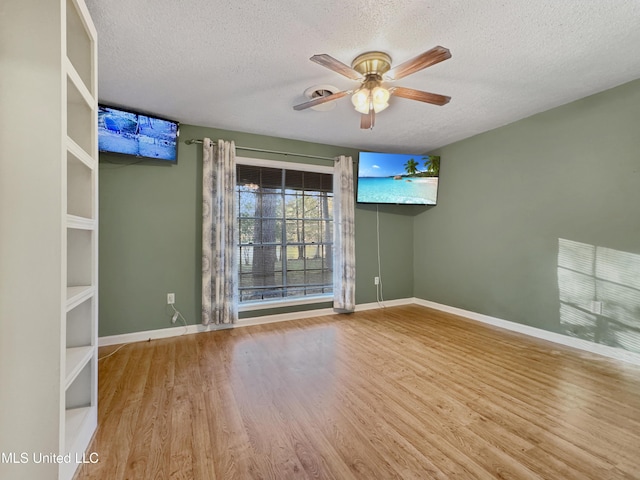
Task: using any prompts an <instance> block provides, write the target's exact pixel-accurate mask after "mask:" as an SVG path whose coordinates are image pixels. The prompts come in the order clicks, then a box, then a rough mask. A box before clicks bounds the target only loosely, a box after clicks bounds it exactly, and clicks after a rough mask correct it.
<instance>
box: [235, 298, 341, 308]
mask: <svg viewBox="0 0 640 480" xmlns="http://www.w3.org/2000/svg"><path fill="white" fill-rule="evenodd" d="M332 301H333V294H325V295H316V296H313V297H301V298H295V299H291V300H287V299H283V300H264V301H257V302H247V303H241V304H240V305H239V306H238V311H239V312H251V311H254V310H267V309H270V308H280V307H294V306H296V305H312V304H314V303H327V302H332Z"/></svg>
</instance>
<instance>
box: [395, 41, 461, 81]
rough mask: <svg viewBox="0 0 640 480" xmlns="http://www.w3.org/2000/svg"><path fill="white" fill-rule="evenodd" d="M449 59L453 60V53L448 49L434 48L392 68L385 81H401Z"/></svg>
mask: <svg viewBox="0 0 640 480" xmlns="http://www.w3.org/2000/svg"><path fill="white" fill-rule="evenodd" d="M448 58H451V52H450V51H449V49H448V48H444V47H441V46H437V47H433V48H432V49H431V50H428V51H426V52H424V53H421V54H420V55H418V56H417V57H415V58H412V59H411V60H407V61H406V62H404V63H401V64H400V65H398V66H397V67H394V68H392V69H391V70H389V71H388V72H387V73H386V74H385V75H384V78H385V80H399V79H401V78H404V77H406V76H407V75H411V74H412V73H416V72H418V71H420V70H422V69H424V68H427V67H430V66H431V65H435V64H436V63H440V62H442V61H444V60H446V59H448Z"/></svg>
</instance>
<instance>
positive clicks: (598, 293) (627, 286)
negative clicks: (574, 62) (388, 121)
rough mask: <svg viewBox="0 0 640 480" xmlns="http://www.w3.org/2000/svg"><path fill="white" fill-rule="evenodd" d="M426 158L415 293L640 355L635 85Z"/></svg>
mask: <svg viewBox="0 0 640 480" xmlns="http://www.w3.org/2000/svg"><path fill="white" fill-rule="evenodd" d="M433 153H437V154H440V155H441V156H442V166H441V177H440V191H439V198H438V205H437V206H436V207H435V208H432V209H430V210H428V211H425V212H423V213H421V214H419V215H417V216H416V217H415V224H414V263H415V271H414V293H415V296H416V297H419V298H423V299H427V300H431V301H435V302H439V303H443V304H446V305H450V306H455V307H459V308H463V309H467V310H471V311H474V312H478V313H483V314H486V315H491V316H494V317H498V318H502V319H506V320H511V321H514V322H519V323H522V324H527V325H532V326H535V327H539V328H543V329H546V330H550V331H553V332H561V333H567V334H571V335H575V336H578V337H581V338H585V339H589V340H592V341H596V342H601V343H611V333H612V330H616V329H617V331H620V330H623V331H625V332H626V333H628V334H629V336H630V340H628V345H627V346H626V347H625V348H628V349H630V350H634V349H635V350H637V351H640V213H639V212H640V210H639V208H640V81H634V82H631V83H628V84H625V85H622V86H620V87H617V88H615V89H612V90H609V91H606V92H603V93H600V94H597V95H594V96H591V97H588V98H585V99H582V100H579V101H576V102H573V103H571V104H567V105H564V106H562V107H559V108H556V109H553V110H550V111H547V112H544V113H541V114H538V115H535V116H532V117H530V118H527V119H524V120H522V121H519V122H516V123H514V124H511V125H507V126H505V127H502V128H499V129H496V130H493V131H491V132H488V133H484V134H481V135H478V136H475V137H472V138H469V139H466V140H463V141H460V142H457V143H455V144H452V145H449V146H447V147H444V148H442V149H440V150H439V151H438V152H433ZM581 262H582V264H581ZM594 269H595V270H594ZM591 300H599V301H602V302H603V315H601V316H597V315H593V314H591V312H588V311H587V310H588V308H589V305H588V303H589V302H590V301H591ZM561 309H562V310H563V315H561V314H560V311H561ZM571 319H573V320H571ZM571 322H573V324H572V323H571ZM634 345H635V347H634Z"/></svg>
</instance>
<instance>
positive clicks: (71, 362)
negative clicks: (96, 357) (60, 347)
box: [64, 345, 95, 390]
mask: <svg viewBox="0 0 640 480" xmlns="http://www.w3.org/2000/svg"><path fill="white" fill-rule="evenodd" d="M94 351H95V347H93V346H91V345H89V346H86V347H73V348H67V349H66V363H65V368H64V371H65V375H64V389H65V390H66V389H67V388H69V386H70V385H71V383H73V381H74V380H75V379H76V377H77V376H78V374H79V373H80V371H81V370H82V369H83V368H84V366H85V365H86V364H87V363H89V361H90V360H91V357H92V356H93V353H94Z"/></svg>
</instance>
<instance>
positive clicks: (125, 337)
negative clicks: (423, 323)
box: [98, 297, 640, 365]
mask: <svg viewBox="0 0 640 480" xmlns="http://www.w3.org/2000/svg"><path fill="white" fill-rule="evenodd" d="M412 304H415V305H421V306H423V307H428V308H433V309H435V310H440V311H442V312H447V313H451V314H453V315H458V316H460V317H464V318H467V319H469V320H474V321H478V322H482V323H485V324H488V325H493V326H494V327H499V328H504V329H505V330H511V331H513V332H517V333H522V334H524V335H528V336H530V337H534V338H539V339H542V340H547V341H549V342H553V343H557V344H560V345H564V346H567V347H572V348H577V349H579V350H583V351H587V352H590V353H595V354H598V355H602V356H605V357H609V358H613V359H616V360H621V361H623V362H627V363H631V364H634V365H640V354H638V353H634V352H629V351H627V350H622V349H620V348H614V347H609V346H607V345H600V344H598V343H593V342H589V341H587V340H581V339H579V338H574V337H569V336H567V335H562V334H560V333H555V332H549V331H547V330H543V329H541V328H536V327H531V326H529V325H523V324H521V323H516V322H510V321H508V320H503V319H500V318H495V317H491V316H489V315H483V314H481V313H476V312H472V311H469V310H463V309H461V308H457V307H451V306H449V305H443V304H441V303H436V302H432V301H429V300H423V299H421V298H415V297H413V298H401V299H396V300H387V301H383V302H380V303H378V302H371V303H363V304H359V305H356V310H355V311H356V312H362V311H366V310H374V309H378V308H384V307H397V306H402V305H412ZM335 313H336V312H334V310H333V309H331V308H321V309H317V310H304V311H301V312H291V313H281V314H275V315H263V316H259V317H251V318H244V319H241V320H239V321H238V322H237V323H235V324H234V325H207V326H205V325H187V326H186V327H185V326H180V327H170V328H160V329H157V330H147V331H143V332H132V333H125V334H121V335H110V336H105V337H100V338H98V346H100V347H104V346H108V345H118V344H122V343H133V342H144V341H149V340H158V339H161V338H169V337H177V336H180V335H186V334H191V333H200V332H208V331H215V330H224V329H229V328H239V327H248V326H251V325H263V324H267V323H275V322H284V321H289V320H300V319H303V318H313V317H320V316H325V315H334V314H335Z"/></svg>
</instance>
